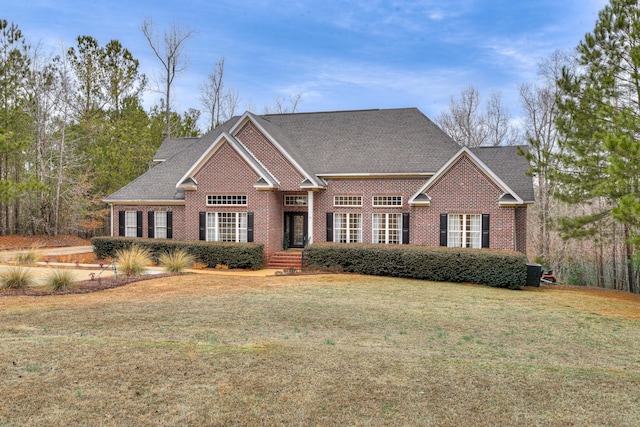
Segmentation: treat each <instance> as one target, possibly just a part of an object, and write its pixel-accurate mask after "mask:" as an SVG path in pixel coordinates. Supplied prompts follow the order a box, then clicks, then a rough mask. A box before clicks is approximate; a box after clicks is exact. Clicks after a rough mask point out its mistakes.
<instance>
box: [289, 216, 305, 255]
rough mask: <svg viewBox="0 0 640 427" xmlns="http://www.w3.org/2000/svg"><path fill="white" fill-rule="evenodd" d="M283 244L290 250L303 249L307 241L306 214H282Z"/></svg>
mask: <svg viewBox="0 0 640 427" xmlns="http://www.w3.org/2000/svg"><path fill="white" fill-rule="evenodd" d="M284 233H285V240H286V242H285V244H286V243H288V244H289V247H290V248H304V244H305V242H306V241H307V213H306V212H285V214H284Z"/></svg>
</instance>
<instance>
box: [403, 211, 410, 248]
mask: <svg viewBox="0 0 640 427" xmlns="http://www.w3.org/2000/svg"><path fill="white" fill-rule="evenodd" d="M402 244H403V245H408V244H409V214H408V213H403V214H402Z"/></svg>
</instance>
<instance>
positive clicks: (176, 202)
mask: <svg viewBox="0 0 640 427" xmlns="http://www.w3.org/2000/svg"><path fill="white" fill-rule="evenodd" d="M102 201H103V202H105V203H109V204H111V205H129V206H133V205H145V206H156V205H165V206H166V205H172V206H181V205H184V200H113V199H104V200H102Z"/></svg>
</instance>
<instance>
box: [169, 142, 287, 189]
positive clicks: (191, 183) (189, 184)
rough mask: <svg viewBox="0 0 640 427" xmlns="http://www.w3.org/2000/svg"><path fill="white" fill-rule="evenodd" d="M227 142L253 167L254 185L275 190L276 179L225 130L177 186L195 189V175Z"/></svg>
mask: <svg viewBox="0 0 640 427" xmlns="http://www.w3.org/2000/svg"><path fill="white" fill-rule="evenodd" d="M225 143H227V144H228V145H229V146H230V147H231V148H232V149H233V150H234V151H235V152H236V153H238V155H239V156H240V157H241V158H242V159H243V160H244V161H245V162H246V163H247V164H248V165H249V166H250V167H251V169H253V171H254V172H255V173H256V174H257V175H258V177H259V178H258V180H257V181H256V183H255V184H254V187H255V188H257V189H261V190H265V189H268V190H275V189H277V188H278V186H279V182H278V180H277V179H276V178H275V177H274V176H273V175H272V174H271V173H270V172H269V171H268V170H267V169H266V168H265V167H264V166H263V165H262V164H261V163H260V161H259V160H258V159H257V158H256V157H255V156H254V155H253V154H252V153H251V152H250V151H249V150H248V149H247V148H246V147H245V146H244V145H243V144H242V143H241V142H240V141H238V140H237V139H236V138H234V137H233V136H231V134H229V133H227V132H222V133H221V134H220V135H219V136H218V137H217V138H216V139H215V140H214V141H213V142H212V143H211V145H210V146H209V147H208V148H207V149H206V150H205V151H204V153H202V155H201V156H200V158H199V159H198V160H197V161H196V162H195V163H194V164H193V165H192V166H191V168H189V170H188V171H187V173H185V174H184V176H182V178H181V179H180V180H178V182H177V183H176V187H177V188H182V189H185V190H195V189H196V188H197V185H198V183H197V182H196V180H195V178H194V177H195V175H196V174H197V173H198V172H199V171H200V170H201V169H202V168H203V167H204V165H205V164H206V163H207V162H208V161H209V159H211V157H213V155H214V154H215V153H216V152H217V151H218V150H219V149H220V147H222V145H224V144H225Z"/></svg>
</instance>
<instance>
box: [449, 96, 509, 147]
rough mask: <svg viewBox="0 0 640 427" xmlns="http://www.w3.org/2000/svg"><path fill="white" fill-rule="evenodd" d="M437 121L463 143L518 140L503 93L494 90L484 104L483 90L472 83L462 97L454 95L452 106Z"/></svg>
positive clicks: (504, 143) (476, 143)
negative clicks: (503, 103) (504, 102)
mask: <svg viewBox="0 0 640 427" xmlns="http://www.w3.org/2000/svg"><path fill="white" fill-rule="evenodd" d="M436 122H437V123H438V125H439V126H440V127H441V128H442V130H444V131H445V132H446V133H447V134H449V136H450V137H451V138H453V139H454V140H455V141H456V142H458V143H459V144H460V145H465V146H467V147H479V146H482V145H513V144H514V143H516V141H517V140H518V134H517V130H516V128H515V127H513V126H512V125H511V123H510V116H509V110H508V109H507V108H506V107H505V106H503V105H502V95H501V94H500V93H499V92H493V93H492V94H491V97H490V98H489V100H488V101H487V103H486V104H485V105H484V107H483V105H482V99H481V97H480V92H478V89H476V88H475V87H473V86H469V87H467V88H466V89H464V90H462V92H461V93H460V100H456V99H455V98H454V97H451V102H450V104H449V110H448V111H444V112H442V113H441V114H440V116H438V118H437V119H436Z"/></svg>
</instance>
